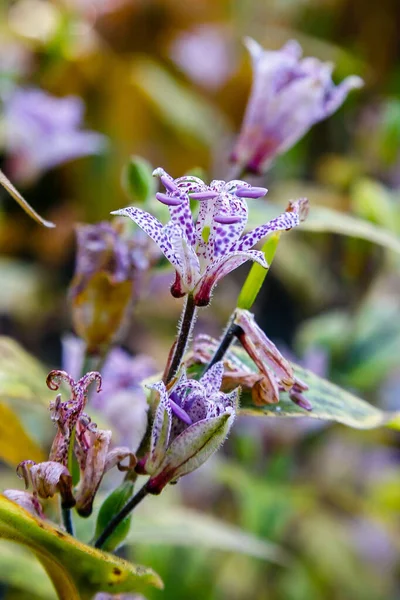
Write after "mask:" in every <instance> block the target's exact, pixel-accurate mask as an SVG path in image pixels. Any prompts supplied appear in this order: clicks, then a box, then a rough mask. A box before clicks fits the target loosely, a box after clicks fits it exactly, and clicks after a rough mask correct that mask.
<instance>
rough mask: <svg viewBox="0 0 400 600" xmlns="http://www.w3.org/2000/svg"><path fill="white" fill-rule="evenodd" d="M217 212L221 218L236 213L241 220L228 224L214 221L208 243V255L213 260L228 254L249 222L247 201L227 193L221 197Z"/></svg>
mask: <svg viewBox="0 0 400 600" xmlns="http://www.w3.org/2000/svg"><path fill="white" fill-rule="evenodd" d="M216 214H218V217H219V218H220V217H223V216H230V215H234V216H235V217H239V220H238V221H236V222H235V223H226V224H224V223H221V222H218V221H215V220H214V221H213V223H212V226H211V231H210V237H209V240H208V243H207V248H208V252H207V257H208V258H209V259H213V260H215V259H217V258H219V257H221V256H224V255H225V254H227V253H228V252H229V251H230V250H231V249H232V248H233V247H234V246H235V244H236V243H237V241H238V240H239V238H240V236H241V235H242V233H243V230H244V228H245V227H246V223H247V216H248V209H247V203H246V201H245V200H242V199H241V198H236V197H235V196H233V195H231V194H229V195H228V194H226V195H224V196H222V197H221V202H220V204H219V206H218V212H217V213H216Z"/></svg>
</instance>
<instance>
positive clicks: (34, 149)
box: [3, 88, 106, 181]
mask: <svg viewBox="0 0 400 600" xmlns="http://www.w3.org/2000/svg"><path fill="white" fill-rule="evenodd" d="M83 112H84V105H83V102H82V100H81V99H80V98H78V97H76V96H67V97H65V98H56V97H55V96H51V95H50V94H47V93H46V92H44V91H42V90H40V89H36V88H26V89H17V90H16V91H14V92H13V93H12V94H10V95H9V96H7V97H6V98H5V100H4V107H3V120H4V145H5V150H6V152H7V154H8V155H9V157H10V171H11V175H12V176H13V177H15V178H16V179H19V180H20V181H21V180H23V181H29V180H32V179H35V178H36V177H38V176H39V175H40V173H42V172H44V171H47V170H48V169H51V168H53V167H55V166H57V165H59V164H61V163H64V162H67V161H69V160H72V159H74V158H79V157H81V156H87V155H90V154H98V153H100V152H102V151H103V150H104V148H105V144H106V138H105V137H104V136H102V135H100V134H99V133H96V132H93V131H85V130H81V129H80V126H81V123H82V119H83Z"/></svg>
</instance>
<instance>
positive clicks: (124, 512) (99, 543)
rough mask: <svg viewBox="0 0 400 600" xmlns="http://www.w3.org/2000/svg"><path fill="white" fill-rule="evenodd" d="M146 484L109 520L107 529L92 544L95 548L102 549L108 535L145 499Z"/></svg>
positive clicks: (146, 492)
mask: <svg viewBox="0 0 400 600" xmlns="http://www.w3.org/2000/svg"><path fill="white" fill-rule="evenodd" d="M148 493H149V492H148V489H147V484H145V485H144V486H143V487H142V488H140V490H139V491H138V492H137V494H135V496H133V497H132V498H131V499H130V500H129V502H128V503H127V504H125V506H124V507H123V508H122V509H121V510H120V511H119V513H117V514H116V515H115V517H113V518H112V519H111V521H110V522H109V524H108V525H107V527H105V529H104V530H103V532H102V533H101V534H100V536H99V537H98V538H97V540H96V541H95V543H94V547H95V548H102V547H103V546H104V543H105V542H106V541H107V539H108V538H109V537H110V535H111V534H112V533H113V532H114V530H115V529H116V528H117V527H118V525H119V524H120V523H121V522H122V521H123V520H124V519H126V517H127V516H128V515H129V513H130V512H131V511H132V510H133V509H134V508H136V506H137V505H138V504H139V502H141V501H142V500H143V498H145V497H146V496H147V494H148Z"/></svg>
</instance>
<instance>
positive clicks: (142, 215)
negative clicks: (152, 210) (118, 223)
mask: <svg viewBox="0 0 400 600" xmlns="http://www.w3.org/2000/svg"><path fill="white" fill-rule="evenodd" d="M111 214H113V215H119V216H122V217H129V218H130V219H132V221H134V222H135V223H136V225H138V226H139V227H140V228H141V229H143V231H144V232H145V233H147V235H148V236H149V237H150V238H151V239H152V240H153V242H155V243H156V244H157V246H158V247H159V248H160V250H161V251H162V253H163V254H164V255H165V256H166V258H167V259H168V260H169V262H170V263H171V264H173V265H174V267H175V268H179V267H180V264H179V261H177V259H176V257H175V256H174V251H173V248H172V244H171V241H170V239H169V237H168V229H166V227H167V226H166V227H163V225H162V223H160V221H159V220H158V219H156V218H155V217H153V215H151V214H149V213H148V212H146V211H144V210H141V209H140V208H135V207H134V206H128V207H127V208H121V209H120V210H115V211H113V212H112V213H111Z"/></svg>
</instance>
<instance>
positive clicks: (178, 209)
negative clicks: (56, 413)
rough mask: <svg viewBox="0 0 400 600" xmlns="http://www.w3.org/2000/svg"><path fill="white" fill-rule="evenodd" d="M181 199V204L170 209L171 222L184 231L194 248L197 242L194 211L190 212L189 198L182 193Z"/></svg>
mask: <svg viewBox="0 0 400 600" xmlns="http://www.w3.org/2000/svg"><path fill="white" fill-rule="evenodd" d="M180 199H181V202H180V204H178V205H176V206H169V207H168V209H169V214H170V215H171V221H172V222H173V223H174V224H175V225H177V226H178V227H180V228H181V229H182V231H184V233H185V235H186V237H187V239H188V241H189V244H191V245H192V246H193V245H194V244H195V242H196V233H195V225H194V223H193V217H192V211H191V210H190V202H189V196H188V195H187V194H184V193H180Z"/></svg>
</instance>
